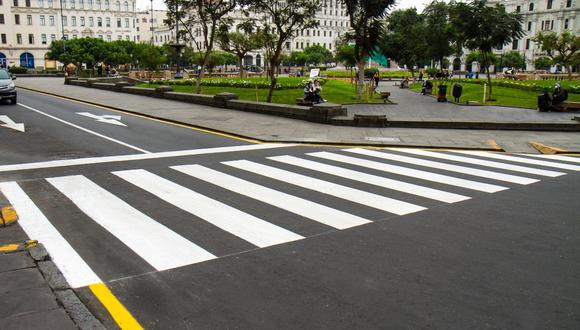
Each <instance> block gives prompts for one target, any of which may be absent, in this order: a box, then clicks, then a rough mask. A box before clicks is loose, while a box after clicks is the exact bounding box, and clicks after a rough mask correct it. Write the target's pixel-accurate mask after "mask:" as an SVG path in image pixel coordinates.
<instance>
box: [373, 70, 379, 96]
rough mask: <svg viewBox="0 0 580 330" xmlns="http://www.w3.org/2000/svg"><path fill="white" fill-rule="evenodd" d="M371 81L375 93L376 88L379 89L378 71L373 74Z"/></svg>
mask: <svg viewBox="0 0 580 330" xmlns="http://www.w3.org/2000/svg"><path fill="white" fill-rule="evenodd" d="M373 79H374V80H375V92H376V91H377V88H379V81H380V80H381V76H380V75H379V71H377V72H375V74H374V75H373Z"/></svg>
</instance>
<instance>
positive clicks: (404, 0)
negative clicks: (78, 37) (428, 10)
mask: <svg viewBox="0 0 580 330" xmlns="http://www.w3.org/2000/svg"><path fill="white" fill-rule="evenodd" d="M429 1H430V0H399V1H397V6H396V8H409V7H417V10H418V11H419V12H421V10H423V8H424V7H425V4H427V3H428V2H429ZM150 7H151V1H150V0H137V8H138V9H139V10H145V9H149V8H150ZM153 8H154V9H166V7H165V3H164V2H163V0H153Z"/></svg>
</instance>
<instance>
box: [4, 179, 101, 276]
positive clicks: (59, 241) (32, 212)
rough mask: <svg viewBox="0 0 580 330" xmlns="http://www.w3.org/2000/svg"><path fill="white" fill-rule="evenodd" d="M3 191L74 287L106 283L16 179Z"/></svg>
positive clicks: (30, 233) (24, 225) (29, 232)
mask: <svg viewBox="0 0 580 330" xmlns="http://www.w3.org/2000/svg"><path fill="white" fill-rule="evenodd" d="M0 191H2V193H3V194H4V196H6V198H7V199H8V200H9V201H10V203H11V204H12V206H14V208H15V209H16V212H17V213H18V217H19V220H18V223H19V224H20V226H21V227H22V229H23V230H24V231H25V232H26V235H28V237H30V239H35V240H38V241H39V242H40V243H42V244H43V245H44V246H45V247H46V250H47V251H48V253H50V257H51V259H52V261H54V263H55V264H56V266H57V267H58V269H59V270H60V271H61V273H62V274H63V275H64V277H65V278H66V280H67V282H68V284H70V286H71V287H73V288H80V287H84V286H87V285H91V284H95V283H102V281H101V279H100V278H99V277H98V276H97V274H95V272H94V271H93V270H92V269H91V267H89V265H87V263H86V262H85V261H84V260H83V258H81V256H80V255H78V253H77V252H76V251H75V250H74V249H73V247H72V246H71V245H70V244H69V242H67V240H66V239H65V238H64V237H62V235H61V234H60V233H59V232H58V230H57V229H56V228H54V226H53V225H52V224H51V223H50V221H49V220H48V219H47V218H46V216H45V215H44V214H43V213H42V211H40V209H38V207H37V206H36V205H35V204H34V202H33V201H32V200H31V199H30V197H28V195H26V193H25V192H24V191H23V190H22V188H20V186H18V184H17V183H16V182H3V183H0Z"/></svg>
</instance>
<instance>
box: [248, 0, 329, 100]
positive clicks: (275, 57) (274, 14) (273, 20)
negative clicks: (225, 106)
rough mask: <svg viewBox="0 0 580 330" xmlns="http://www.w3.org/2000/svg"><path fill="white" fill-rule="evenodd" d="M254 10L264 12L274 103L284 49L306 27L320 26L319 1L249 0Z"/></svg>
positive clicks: (263, 39)
mask: <svg viewBox="0 0 580 330" xmlns="http://www.w3.org/2000/svg"><path fill="white" fill-rule="evenodd" d="M245 1H246V4H247V5H248V6H249V9H250V10H252V11H253V12H254V13H261V14H263V15H264V19H263V20H262V29H261V30H260V34H261V38H260V40H261V42H262V45H263V46H264V48H265V49H266V53H267V60H268V64H269V65H268V77H269V79H270V88H269V90H268V97H267V99H266V101H267V102H272V95H273V93H274V88H275V87H276V83H277V81H278V80H277V72H276V70H277V68H278V67H279V65H280V54H281V53H282V49H283V47H284V46H285V44H286V42H288V41H289V40H290V39H291V38H292V36H293V35H294V33H296V32H297V31H299V30H302V29H310V28H313V27H316V26H318V22H317V21H316V20H315V19H314V16H315V14H316V10H317V9H318V8H319V2H318V0H293V1H279V0H245Z"/></svg>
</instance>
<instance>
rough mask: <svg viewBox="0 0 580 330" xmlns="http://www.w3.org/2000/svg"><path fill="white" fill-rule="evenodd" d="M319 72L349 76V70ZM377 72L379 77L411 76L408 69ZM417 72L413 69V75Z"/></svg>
mask: <svg viewBox="0 0 580 330" xmlns="http://www.w3.org/2000/svg"><path fill="white" fill-rule="evenodd" d="M372 69H376V68H372ZM365 71H367V69H365ZM320 74H324V75H327V76H329V77H336V78H350V75H351V73H350V71H331V70H325V71H320ZM352 74H353V75H354V76H356V72H354V71H353V73H352ZM379 74H380V75H381V78H401V77H410V76H411V72H410V71H379ZM417 74H418V71H415V75H417Z"/></svg>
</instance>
